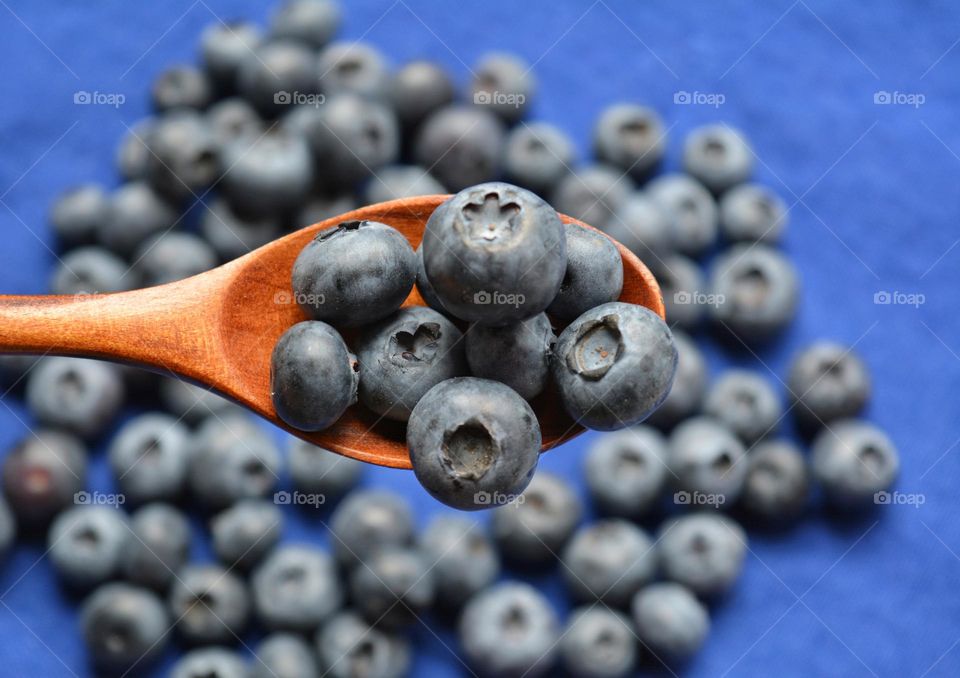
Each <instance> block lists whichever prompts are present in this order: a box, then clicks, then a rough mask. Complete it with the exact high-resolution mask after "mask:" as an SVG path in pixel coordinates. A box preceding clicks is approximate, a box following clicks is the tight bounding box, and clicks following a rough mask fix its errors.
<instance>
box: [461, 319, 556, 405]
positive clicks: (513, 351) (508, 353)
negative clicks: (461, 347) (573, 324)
mask: <svg viewBox="0 0 960 678" xmlns="http://www.w3.org/2000/svg"><path fill="white" fill-rule="evenodd" d="M556 342H557V337H556V335H555V334H554V333H553V328H552V327H551V326H550V319H549V318H548V317H547V315H546V314H545V313H541V314H539V315H535V316H533V317H532V318H527V319H526V320H521V321H520V322H518V323H514V324H512V325H507V326H505V327H486V326H484V325H476V324H475V325H471V326H470V329H469V330H467V334H466V339H465V342H464V343H465V344H466V353H467V362H468V363H469V365H470V372H471V374H473V376H475V377H480V378H482V379H492V380H494V381H499V382H500V383H502V384H506V385H507V386H509V387H510V388H512V389H513V390H514V391H516V392H517V393H519V394H520V395H521V396H522V397H523V398H526V399H527V400H531V399H533V398H534V397H536V396H537V395H539V394H540V392H541V391H543V389H544V388H545V387H546V385H547V380H548V379H549V377H550V356H551V354H552V353H553V347H554V344H556Z"/></svg>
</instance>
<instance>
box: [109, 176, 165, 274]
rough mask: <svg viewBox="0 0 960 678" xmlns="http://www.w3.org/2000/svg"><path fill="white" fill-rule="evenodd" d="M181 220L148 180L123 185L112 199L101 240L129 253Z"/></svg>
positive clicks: (111, 249) (117, 249)
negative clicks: (146, 181)
mask: <svg viewBox="0 0 960 678" xmlns="http://www.w3.org/2000/svg"><path fill="white" fill-rule="evenodd" d="M178 221H179V215H178V214H177V212H176V211H175V210H174V209H173V207H172V206H171V205H170V204H169V203H168V202H167V201H166V200H165V199H164V198H163V197H161V196H160V195H159V194H158V193H157V192H156V191H155V190H154V189H153V188H151V187H150V186H149V185H148V184H147V183H145V182H141V181H136V182H133V183H130V184H126V185H124V186H121V187H120V188H118V189H117V190H116V192H114V194H113V195H112V196H111V198H110V209H109V211H108V213H107V218H106V219H105V220H104V221H102V222H101V223H100V229H99V233H98V236H99V239H100V243H101V244H102V245H103V246H104V247H106V248H107V249H109V250H110V251H112V252H116V253H117V254H120V255H123V256H129V255H131V254H133V252H134V251H135V250H136V249H137V247H139V246H140V244H141V243H143V242H144V241H145V240H147V239H148V238H150V237H151V236H154V235H157V234H160V233H166V232H167V231H169V230H170V229H172V228H173V227H174V226H176V225H177V222H178Z"/></svg>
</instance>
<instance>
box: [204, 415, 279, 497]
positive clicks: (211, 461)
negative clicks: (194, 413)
mask: <svg viewBox="0 0 960 678" xmlns="http://www.w3.org/2000/svg"><path fill="white" fill-rule="evenodd" d="M192 448H193V449H192V450H191V453H190V469H189V473H188V478H187V479H188V482H189V485H190V489H191V490H192V492H193V496H194V498H195V499H197V500H198V501H200V502H201V503H202V504H203V505H205V506H207V507H210V508H214V509H219V508H225V507H227V506H230V505H231V504H234V503H236V502H238V501H240V500H241V499H254V498H258V497H265V496H267V495H268V494H270V493H271V492H272V491H273V487H274V485H275V484H276V483H277V481H278V475H277V474H278V473H279V472H280V453H279V452H278V451H277V447H276V445H275V444H274V443H273V440H271V439H270V437H269V436H268V435H267V434H266V433H265V432H264V431H263V430H261V429H260V428H259V427H258V426H257V425H256V424H255V423H253V421H251V420H250V419H249V418H248V417H247V416H246V415H243V414H227V415H224V416H222V417H217V416H211V417H210V418H209V419H207V421H206V422H204V424H203V425H202V426H201V427H200V430H199V431H197V434H196V436H195V437H194V439H193V444H192Z"/></svg>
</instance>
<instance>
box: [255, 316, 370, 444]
mask: <svg viewBox="0 0 960 678" xmlns="http://www.w3.org/2000/svg"><path fill="white" fill-rule="evenodd" d="M357 381H358V374H357V365H356V359H355V358H354V356H353V354H352V353H350V352H349V351H348V350H347V345H346V344H345V343H343V339H342V338H341V337H340V335H339V334H337V331H336V330H335V329H333V328H332V327H330V326H329V325H327V324H326V323H322V322H317V321H309V320H308V321H304V322H302V323H297V324H296V325H294V326H293V327H291V328H290V329H289V330H287V331H286V332H284V334H283V336H282V337H280V341H278V342H277V345H276V346H275V347H274V349H273V356H272V359H271V366H270V389H271V394H272V396H273V406H274V407H275V408H276V410H277V415H278V416H279V417H280V418H281V419H283V420H284V421H285V422H287V423H288V424H290V425H291V426H293V427H294V428H298V429H300V430H301V431H321V430H323V429H325V428H327V427H328V426H330V425H331V424H333V423H334V422H335V421H336V420H337V419H339V418H340V416H341V415H342V414H343V413H344V412H345V411H346V409H347V408H348V407H350V406H351V405H352V404H353V403H355V402H356V401H357Z"/></svg>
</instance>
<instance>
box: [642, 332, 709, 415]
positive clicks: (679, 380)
mask: <svg viewBox="0 0 960 678" xmlns="http://www.w3.org/2000/svg"><path fill="white" fill-rule="evenodd" d="M673 343H674V345H675V346H676V347H677V374H676V376H675V377H674V379H673V385H672V386H671V387H670V393H668V394H667V398H666V400H664V401H663V404H662V405H660V409H658V410H657V411H656V412H654V413H653V414H651V415H650V418H649V419H647V423H648V424H650V425H651V426H656V427H657V428H661V429H671V428H673V427H674V426H675V425H676V424H677V423H679V422H681V421H683V420H684V419H686V418H687V417H690V416H693V415H694V414H696V413H697V412H698V411H699V410H700V405H701V403H702V402H703V397H704V395H705V394H706V391H707V361H706V359H705V358H704V357H703V353H701V352H700V349H699V348H697V345H696V344H695V343H693V340H692V339H691V338H690V337H689V336H688V335H686V334H684V333H683V332H680V331H679V330H674V331H673Z"/></svg>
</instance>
